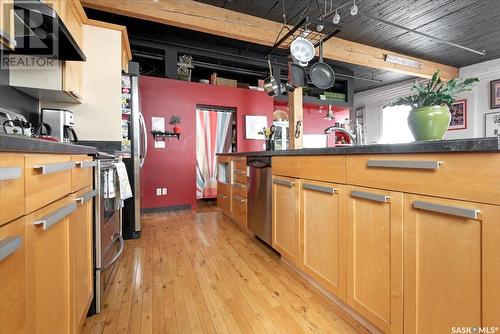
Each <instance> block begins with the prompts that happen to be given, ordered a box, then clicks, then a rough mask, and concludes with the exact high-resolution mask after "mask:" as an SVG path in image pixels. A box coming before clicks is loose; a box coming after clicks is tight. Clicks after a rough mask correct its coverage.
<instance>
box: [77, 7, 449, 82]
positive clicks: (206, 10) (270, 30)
mask: <svg viewBox="0 0 500 334" xmlns="http://www.w3.org/2000/svg"><path fill="white" fill-rule="evenodd" d="M82 2H83V4H84V5H85V6H87V7H90V8H94V9H98V10H102V11H107V12H112V13H116V14H121V15H126V16H132V17H136V18H140V19H143V20H150V21H154V22H158V23H162V24H167V25H173V26H177V27H181V28H186V29H191V30H196V31H200V32H207V33H211V34H214V35H220V36H225V37H228V38H234V39H239V40H243V41H247V42H253V43H257V44H262V45H267V46H270V45H272V44H273V43H274V41H275V39H276V36H277V34H278V32H279V31H280V30H281V27H282V25H281V24H280V23H278V22H273V21H271V20H268V19H264V18H259V17H256V16H254V14H255V13H252V14H251V15H246V14H244V13H239V12H237V11H232V10H226V9H224V8H218V7H216V6H207V5H206V4H202V3H199V2H195V1H187V0H182V1H181V0H161V1H158V2H153V1H151V0H129V1H126V2H121V1H118V0H82ZM240 2H241V3H245V4H249V3H252V2H253V1H250V0H247V1H245V2H242V1H240ZM270 2H276V1H270ZM324 50H325V58H329V59H335V60H338V61H343V62H348V63H352V64H356V65H363V66H368V67H373V68H378V69H382V70H389V71H395V72H399V73H403V74H407V75H415V76H419V77H424V78H428V77H430V76H432V74H433V72H434V71H435V70H436V69H440V70H441V72H442V77H443V78H444V79H451V78H454V77H456V76H457V75H458V70H457V69H456V68H455V67H452V66H447V65H443V64H439V63H435V62H431V61H427V60H424V59H420V61H421V62H422V63H423V66H422V68H419V69H415V68H410V67H407V66H402V65H396V64H390V63H387V62H385V61H384V57H385V55H387V54H394V52H393V51H392V50H391V51H388V50H385V49H382V48H375V47H371V46H368V45H365V44H361V43H357V42H352V41H349V40H345V39H340V38H332V39H331V40H329V41H328V42H327V43H325V45H324ZM402 56H405V57H408V56H407V55H402ZM409 58H411V57H409Z"/></svg>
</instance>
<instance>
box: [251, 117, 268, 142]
mask: <svg viewBox="0 0 500 334" xmlns="http://www.w3.org/2000/svg"><path fill="white" fill-rule="evenodd" d="M267 126H268V124H267V116H251V115H245V139H266V137H265V136H264V135H260V134H259V132H261V131H262V129H263V128H265V127H267Z"/></svg>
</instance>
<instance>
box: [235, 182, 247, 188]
mask: <svg viewBox="0 0 500 334" xmlns="http://www.w3.org/2000/svg"><path fill="white" fill-rule="evenodd" d="M233 186H235V187H236V188H238V189H246V187H247V186H246V184H241V183H237V182H235V183H234V184H233Z"/></svg>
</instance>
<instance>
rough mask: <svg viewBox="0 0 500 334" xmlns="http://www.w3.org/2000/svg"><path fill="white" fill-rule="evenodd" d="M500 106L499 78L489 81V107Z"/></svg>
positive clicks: (495, 107) (496, 107)
mask: <svg viewBox="0 0 500 334" xmlns="http://www.w3.org/2000/svg"><path fill="white" fill-rule="evenodd" d="M498 108H500V79H498V80H493V81H490V109H498Z"/></svg>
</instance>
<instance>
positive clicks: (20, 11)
mask: <svg viewBox="0 0 500 334" xmlns="http://www.w3.org/2000/svg"><path fill="white" fill-rule="evenodd" d="M14 12H15V36H16V43H17V45H16V48H15V50H14V51H12V52H11V54H21V55H37V56H44V57H50V58H53V59H58V60H72V61H85V60H86V57H85V54H84V53H83V51H82V49H80V47H79V46H78V43H77V42H76V41H75V39H74V38H73V36H71V33H70V32H69V30H68V28H67V27H66V26H65V25H64V23H63V21H62V20H61V18H60V17H59V15H57V13H56V11H55V10H54V9H52V8H50V7H49V6H47V5H45V4H43V3H41V2H40V1H34V0H28V1H23V0H20V1H19V0H16V1H15V2H14Z"/></svg>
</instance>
